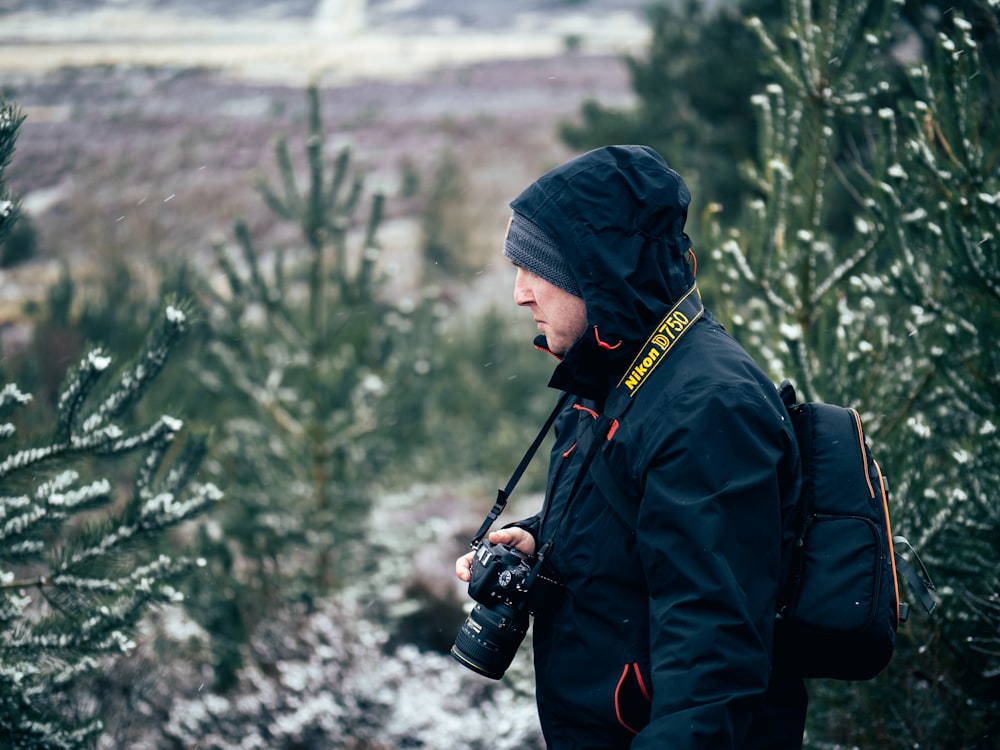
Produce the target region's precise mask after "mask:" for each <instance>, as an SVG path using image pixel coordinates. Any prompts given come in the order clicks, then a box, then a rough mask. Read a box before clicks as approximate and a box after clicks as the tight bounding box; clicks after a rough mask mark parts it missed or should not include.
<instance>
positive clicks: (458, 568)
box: [455, 552, 472, 583]
mask: <svg viewBox="0 0 1000 750" xmlns="http://www.w3.org/2000/svg"><path fill="white" fill-rule="evenodd" d="M471 564H472V553H471V552H469V553H468V554H465V555H462V556H461V557H460V558H458V559H457V560H456V561H455V575H456V576H458V580H460V581H465V582H466V583H468V582H469V578H470V577H471V576H470V575H469V566H470V565H471Z"/></svg>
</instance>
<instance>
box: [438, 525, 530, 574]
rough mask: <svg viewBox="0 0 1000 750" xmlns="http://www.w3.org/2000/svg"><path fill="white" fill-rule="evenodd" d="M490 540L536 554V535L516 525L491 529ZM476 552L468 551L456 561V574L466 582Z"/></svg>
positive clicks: (527, 553)
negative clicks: (495, 529)
mask: <svg viewBox="0 0 1000 750" xmlns="http://www.w3.org/2000/svg"><path fill="white" fill-rule="evenodd" d="M490 542H492V543H493V544H509V545H510V546H512V547H516V548H517V549H519V550H521V552H523V553H524V554H526V555H533V554H535V537H533V536H532V535H531V534H529V533H528V532H527V531H525V530H524V529H519V528H517V527H516V526H511V527H510V528H508V529H498V530H497V531H491V532H490ZM474 554H475V551H472V552H468V553H466V554H464V555H462V556H461V557H460V558H458V559H457V560H456V561H455V575H456V576H458V580H460V581H465V582H466V583H468V582H469V578H470V573H469V568H470V566H471V565H472V556H473V555H474Z"/></svg>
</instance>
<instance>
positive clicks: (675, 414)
mask: <svg viewBox="0 0 1000 750" xmlns="http://www.w3.org/2000/svg"><path fill="white" fill-rule="evenodd" d="M689 200H690V196H689V194H688V191H687V187H686V186H685V185H684V183H683V181H682V180H681V179H680V177H679V176H678V175H677V174H676V173H675V172H674V171H673V170H671V169H670V168H669V167H668V166H667V165H666V163H665V162H664V161H663V159H662V158H661V157H660V156H659V155H657V154H656V153H655V152H654V151H652V150H651V149H648V148H645V147H638V146H615V147H608V148H602V149H598V150H596V151H592V152H589V153H587V154H584V155H583V156H580V157H578V158H576V159H574V160H571V161H570V162H567V163H566V164H564V165H562V166H560V167H557V168H556V169H554V170H552V171H551V172H549V173H547V174H546V175H544V176H543V177H541V178H540V179H539V180H538V181H536V182H535V183H534V184H532V185H531V186H530V187H528V188H527V189H526V190H525V191H524V192H523V193H522V194H521V195H520V196H519V197H518V198H517V199H515V200H514V201H513V202H512V203H511V206H512V208H513V209H514V210H515V211H517V212H519V213H521V214H523V215H524V216H526V217H527V218H529V219H531V220H532V221H534V222H535V223H536V224H537V225H538V226H539V227H541V228H542V229H543V230H544V231H545V232H546V233H548V235H549V236H550V237H551V238H552V239H553V240H555V243H556V244H557V245H558V247H559V248H560V250H561V251H562V252H563V254H564V255H565V257H566V259H567V260H568V262H569V264H570V267H571V268H572V270H573V273H574V275H575V276H576V279H577V282H578V285H579V288H580V291H581V294H582V296H583V299H584V301H585V304H586V309H587V317H588V331H587V333H586V334H585V335H584V336H583V338H581V339H580V340H579V341H577V342H576V343H575V344H574V345H573V346H572V347H571V348H570V350H569V351H567V352H566V354H565V356H564V357H563V358H562V360H561V361H560V363H559V364H558V365H557V367H556V369H555V372H554V374H553V376H552V380H551V382H550V385H551V386H552V387H554V388H557V389H559V390H562V391H568V392H569V393H571V394H572V395H573V396H574V397H575V398H573V399H571V401H570V404H569V406H567V408H566V410H565V411H564V412H563V413H562V414H561V415H560V417H559V419H558V420H557V423H556V435H557V437H556V444H555V446H554V448H553V451H552V454H551V463H550V469H549V485H548V488H547V493H546V501H545V506H544V508H543V510H542V512H541V513H540V514H539V515H538V516H536V517H534V518H532V519H528V520H526V521H524V522H521V523H520V524H519V525H522V526H524V527H525V528H527V529H528V530H530V531H531V532H532V533H533V534H534V535H535V537H536V540H537V542H538V544H539V545H541V544H542V543H544V542H546V541H550V540H551V541H552V543H553V544H552V547H551V552H550V553H549V554H548V556H547V559H546V561H545V563H544V568H543V571H542V572H543V574H544V577H545V578H548V579H552V580H554V581H557V582H558V583H556V584H552V583H549V582H545V583H542V584H540V588H539V589H538V590H536V591H535V592H533V598H532V605H533V610H534V613H535V618H534V626H533V643H534V650H535V669H536V680H537V687H536V695H537V701H538V709H539V716H540V718H541V722H542V728H543V731H544V734H545V737H546V741H547V743H548V744H549V746H550V747H552V748H558V749H563V748H605V749H607V748H628V747H631V748H633V749H634V750H649V749H650V748H675V749H678V750H688V749H691V750H694V749H695V748H700V749H703V750H704V749H709V748H710V749H711V750H722V749H724V748H757V747H773V748H786V747H799V746H800V745H801V737H802V723H803V721H804V713H805V698H804V692H803V691H802V687H801V681H797V680H794V679H791V678H788V679H786V678H785V677H784V676H783V675H781V674H777V673H776V670H774V669H772V666H773V664H774V661H775V660H774V644H773V636H774V613H775V600H776V597H777V595H778V590H779V585H780V582H781V580H782V577H783V570H782V560H783V559H787V555H786V554H783V553H784V552H785V551H786V550H787V548H788V546H789V545H790V543H791V538H792V534H791V532H790V526H791V524H790V520H791V516H792V509H793V506H794V500H795V498H796V496H797V493H798V487H799V482H800V478H799V471H800V470H799V457H798V451H797V448H796V447H795V440H794V435H793V432H792V429H791V425H790V424H789V422H788V419H787V417H786V412H785V409H784V407H783V405H782V404H781V402H780V400H779V398H778V396H777V392H776V389H775V388H774V385H773V384H772V383H771V381H770V380H769V379H768V378H767V377H766V376H765V375H764V374H763V373H762V372H761V370H760V369H759V368H758V367H757V365H756V364H754V362H753V361H752V359H751V358H750V357H749V356H748V355H747V354H746V353H745V352H744V351H743V349H742V348H741V347H740V346H739V345H738V344H737V343H736V342H735V341H734V340H733V339H732V338H731V337H730V336H729V335H728V334H727V333H726V332H725V331H724V330H723V328H722V327H721V326H720V325H719V324H718V322H717V321H716V320H715V319H714V318H713V317H712V315H711V314H710V313H709V312H707V311H706V313H705V314H704V315H703V316H702V317H701V318H700V319H698V321H697V322H696V323H695V324H694V325H693V326H692V327H691V329H690V330H689V331H688V333H686V334H685V335H684V336H683V337H682V339H681V340H680V341H679V343H678V344H677V345H676V346H675V347H674V348H673V350H672V351H671V352H670V353H669V355H668V356H667V358H666V359H665V360H664V361H663V362H662V363H661V364H660V365H659V366H658V368H657V369H656V370H655V372H654V373H653V375H652V376H651V377H650V378H649V380H648V381H647V382H646V383H645V384H644V385H643V387H642V388H641V389H640V390H638V391H637V392H636V393H635V395H634V397H632V398H631V399H630V401H629V404H628V408H627V410H626V411H625V412H624V414H623V415H622V416H621V418H620V419H619V420H618V422H617V425H616V427H615V429H614V430H613V431H612V433H611V435H610V437H607V436H604V435H600V436H598V437H597V438H596V439H599V440H602V441H604V444H603V445H602V448H601V450H602V452H603V456H602V457H601V458H602V460H604V461H605V462H606V465H607V466H608V467H609V468H610V470H611V473H612V475H613V477H614V480H615V483H616V484H617V485H618V486H619V487H620V488H622V490H623V491H624V493H625V494H626V495H627V496H629V497H631V498H634V501H635V502H636V503H637V504H638V505H639V515H638V523H637V526H636V529H635V531H634V532H633V531H632V529H630V528H629V527H628V525H627V524H626V523H625V522H623V521H622V520H621V519H620V517H619V516H618V515H617V514H616V512H615V511H614V510H613V509H612V508H611V507H610V506H609V504H608V502H607V500H606V498H605V497H604V496H602V494H601V493H600V491H599V490H598V489H597V487H596V486H595V485H594V483H593V482H592V481H591V479H590V474H589V473H588V474H586V475H585V476H584V478H583V479H582V481H581V482H580V483H579V487H578V489H577V491H576V493H575V494H573V493H572V492H571V490H572V488H573V486H574V484H575V483H576V480H577V475H578V474H580V467H581V463H582V461H583V454H584V451H583V450H582V449H579V450H578V449H577V442H578V441H579V443H580V445H581V446H582V445H584V444H585V443H587V442H589V437H590V436H591V433H592V432H593V431H594V427H595V424H596V423H597V421H598V420H597V417H598V415H599V414H600V413H601V410H602V409H603V408H604V405H605V402H606V400H607V398H608V395H609V393H610V392H611V391H612V390H613V389H614V387H615V385H616V384H617V383H618V381H619V380H620V378H621V377H622V375H623V374H624V373H625V371H626V369H627V368H628V367H629V365H630V364H631V362H632V360H633V358H634V357H635V355H636V354H637V352H638V351H639V350H640V349H641V347H642V345H643V344H644V343H645V342H646V340H647V338H648V337H649V335H650V333H651V332H652V330H653V328H654V327H655V326H656V325H657V324H658V323H659V322H660V321H661V319H662V318H663V316H664V314H665V313H666V312H667V311H668V310H669V309H670V307H671V306H672V305H673V303H674V302H675V301H676V300H677V299H678V298H679V297H680V296H682V295H683V294H684V292H686V291H687V290H688V289H689V288H690V287H691V285H692V283H693V277H692V273H691V267H690V264H689V262H688V254H689V249H690V241H689V240H688V238H687V236H686V235H685V234H684V222H685V219H686V213H687V206H688V202H689ZM536 343H537V344H538V345H540V346H542V347H544V344H545V342H544V339H541V340H537V341H536ZM571 495H572V497H571Z"/></svg>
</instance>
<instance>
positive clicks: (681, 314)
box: [470, 284, 705, 588]
mask: <svg viewBox="0 0 1000 750" xmlns="http://www.w3.org/2000/svg"><path fill="white" fill-rule="evenodd" d="M704 311H705V308H704V307H703V305H702V303H701V292H699V291H698V287H697V284H692V285H691V288H690V289H688V290H687V292H686V293H685V294H684V296H683V297H681V298H680V299H679V300H678V301H677V304H675V305H674V306H673V307H672V308H670V311H669V312H667V314H666V316H664V318H663V320H661V321H660V323H659V325H658V326H657V327H656V328H655V329H654V330H653V333H652V334H651V335H650V336H649V338H648V339H647V340H646V343H645V344H644V345H643V347H642V349H640V351H639V353H638V354H637V355H636V357H635V359H634V360H633V361H632V364H631V365H629V368H628V369H627V370H626V371H625V375H623V376H622V379H621V380H620V381H619V382H618V385H617V387H616V388H615V389H614V390H613V391H612V392H611V394H610V395H609V397H608V401H607V403H606V404H605V408H604V412H603V413H602V414H601V415H600V417H599V418H598V420H597V422H596V424H595V426H594V430H593V431H592V432H590V433H589V435H588V438H589V442H587V441H584V442H583V443H581V444H578V445H577V448H578V449H580V450H586V456H585V458H584V461H583V465H582V466H581V468H580V471H579V473H578V474H577V476H576V479H575V480H574V482H573V486H572V488H571V490H570V494H569V496H568V498H567V501H566V504H565V505H564V506H563V509H562V513H561V514H560V517H559V519H558V522H557V523H556V526H557V527H558V526H560V525H561V524H562V521H563V519H564V518H565V516H566V512H567V511H568V510H569V506H570V504H571V502H572V499H573V498H574V497H575V496H576V494H577V492H578V491H579V489H580V485H581V484H582V482H583V478H584V476H585V475H586V474H587V472H588V469H590V467H591V464H593V462H594V458H595V456H596V455H597V453H598V451H599V450H600V447H601V445H602V444H603V443H604V442H605V441H604V440H602V439H599V438H600V437H604V438H606V439H610V435H611V434H613V433H612V429H613V427H614V426H615V424H616V423H617V421H618V418H619V417H621V416H622V414H624V413H625V410H626V409H627V408H628V406H629V404H630V403H631V398H632V396H634V395H635V394H636V392H637V391H638V390H639V388H640V387H641V386H642V385H643V383H645V382H646V380H647V378H648V376H649V375H650V374H651V373H652V372H653V370H654V369H655V368H656V366H657V365H659V364H660V362H661V361H662V359H663V358H665V357H666V355H667V354H669V353H670V351H671V349H673V346H674V344H676V343H677V342H678V341H679V340H680V338H681V336H683V335H684V334H685V333H687V332H688V331H689V330H690V329H691V328H692V327H693V326H694V324H695V322H696V321H697V320H698V319H699V318H700V317H701V316H702V313H704ZM569 398H570V394H569V393H566V392H564V393H563V394H562V395H561V396H560V397H559V401H558V402H557V403H556V405H555V408H554V409H553V410H552V413H551V414H549V416H548V418H547V419H546V420H545V424H543V425H542V429H541V430H539V432H538V435H537V436H535V439H534V441H532V443H531V445H530V446H529V447H528V450H527V452H526V453H525V454H524V458H522V459H521V462H520V463H519V464H518V466H517V468H516V469H515V470H514V473H513V474H512V475H511V477H510V481H508V482H507V486H506V487H504V488H503V489H501V490H498V491H497V499H496V501H495V502H494V503H493V507H492V508H491V509H490V512H489V513H488V514H487V515H486V518H485V519H484V520H483V523H482V525H481V526H480V527H479V531H477V532H476V535H475V536H474V537H473V538H472V541H471V542H470V546H472V547H473V548H476V547H478V546H479V543H480V542H481V541H482V540H483V537H485V536H486V534H487V533H488V532H489V530H490V527H491V526H493V523H494V522H495V521H496V520H497V517H499V515H500V514H501V513H502V512H503V510H504V508H506V507H507V500H508V498H509V497H510V494H511V492H513V491H514V487H515V486H516V485H517V483H518V481H519V480H520V479H521V475H522V474H524V471H525V469H527V468H528V464H529V463H531V459H532V458H533V457H534V455H535V453H536V452H537V451H538V448H539V447H540V446H541V444H542V441H543V440H544V439H545V435H546V434H547V433H548V431H549V429H550V428H551V427H552V423H553V422H555V420H556V417H557V416H558V415H559V413H560V412H561V411H562V410H563V407H564V406H565V405H566V402H567V401H568V400H569ZM545 505H546V507H545V509H543V516H544V515H546V514H547V512H548V500H547V499H546V503H545ZM552 544H553V538H550V539H549V540H548V541H546V542H545V543H543V544H542V545H541V547H540V548H539V550H538V553H537V555H536V557H537V564H536V565H535V566H534V567H533V568H532V571H531V573H529V575H528V579H527V580H526V582H525V588H530V587H531V584H532V583H533V582H534V579H535V576H536V575H537V573H538V570H539V569H540V568H541V567H542V566H541V563H542V562H543V561H544V559H545V556H546V555H547V554H548V552H549V550H550V549H551V548H552Z"/></svg>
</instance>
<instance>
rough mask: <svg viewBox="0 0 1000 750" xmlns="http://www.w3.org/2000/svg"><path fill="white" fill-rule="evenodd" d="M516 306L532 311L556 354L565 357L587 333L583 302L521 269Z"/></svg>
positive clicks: (515, 289) (515, 284) (517, 281)
mask: <svg viewBox="0 0 1000 750" xmlns="http://www.w3.org/2000/svg"><path fill="white" fill-rule="evenodd" d="M514 302H516V303H517V304H518V305H521V306H523V307H527V308H528V309H530V310H531V312H532V314H533V315H534V316H535V322H536V323H537V324H538V330H539V331H541V332H542V333H543V334H544V335H545V341H546V343H547V344H548V346H549V349H550V350H551V351H552V353H553V354H558V355H559V356H562V355H563V354H565V353H566V352H567V351H568V350H569V348H570V347H571V346H572V345H573V344H574V343H575V342H576V340H577V339H578V338H580V337H581V336H582V335H583V332H584V331H585V330H586V329H587V307H586V305H584V303H583V300H582V299H580V298H579V297H577V296H576V295H573V294H570V293H569V292H567V291H565V290H563V289H560V288H559V287H557V286H556V285H555V284H551V283H549V282H548V281H546V280H545V279H543V278H542V277H541V276H538V275H537V274H534V273H532V272H531V271H529V270H527V269H525V268H521V267H520V266H517V278H515V279H514Z"/></svg>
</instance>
